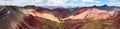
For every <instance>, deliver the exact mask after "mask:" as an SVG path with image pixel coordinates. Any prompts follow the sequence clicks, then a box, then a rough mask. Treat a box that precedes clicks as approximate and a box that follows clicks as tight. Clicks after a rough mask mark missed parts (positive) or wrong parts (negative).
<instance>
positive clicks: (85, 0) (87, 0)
mask: <svg viewBox="0 0 120 29" xmlns="http://www.w3.org/2000/svg"><path fill="white" fill-rule="evenodd" d="M81 1H82V2H94V1H95V0H81Z"/></svg>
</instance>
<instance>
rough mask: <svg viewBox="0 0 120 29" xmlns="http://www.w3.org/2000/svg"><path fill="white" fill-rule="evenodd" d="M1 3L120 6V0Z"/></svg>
mask: <svg viewBox="0 0 120 29" xmlns="http://www.w3.org/2000/svg"><path fill="white" fill-rule="evenodd" d="M0 4H1V5H17V6H26V5H36V6H93V5H97V6H101V5H105V4H106V5H109V6H120V0H0Z"/></svg>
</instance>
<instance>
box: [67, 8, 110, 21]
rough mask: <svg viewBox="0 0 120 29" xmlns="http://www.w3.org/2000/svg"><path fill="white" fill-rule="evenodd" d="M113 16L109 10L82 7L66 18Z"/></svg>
mask: <svg viewBox="0 0 120 29" xmlns="http://www.w3.org/2000/svg"><path fill="white" fill-rule="evenodd" d="M110 16H111V14H110V13H108V11H104V10H101V9H99V8H94V7H82V8H80V9H78V10H76V11H75V12H73V13H72V14H71V15H70V16H69V17H67V18H65V19H85V18H94V19H107V18H109V17H110Z"/></svg>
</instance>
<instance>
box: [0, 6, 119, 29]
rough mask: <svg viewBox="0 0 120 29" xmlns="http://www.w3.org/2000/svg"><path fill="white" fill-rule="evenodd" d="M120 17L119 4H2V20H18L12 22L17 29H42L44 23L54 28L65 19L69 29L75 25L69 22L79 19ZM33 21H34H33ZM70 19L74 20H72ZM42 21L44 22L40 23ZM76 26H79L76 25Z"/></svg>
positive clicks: (0, 9) (0, 14)
mask: <svg viewBox="0 0 120 29" xmlns="http://www.w3.org/2000/svg"><path fill="white" fill-rule="evenodd" d="M19 17H20V18H19ZM119 17H120V7H118V6H107V5H103V6H90V7H58V6H56V7H55V6H46V7H43V6H42V7H36V6H33V5H28V6H25V7H18V6H0V19H1V20H3V19H4V20H3V21H1V22H2V23H4V21H5V19H6V20H7V19H8V22H9V21H10V22H9V23H11V22H13V20H14V19H15V20H14V21H16V20H17V21H18V22H13V23H16V24H15V25H13V24H12V25H13V26H14V27H13V28H15V27H16V29H18V27H19V29H21V28H22V29H25V28H30V27H32V28H33V29H40V28H42V27H41V26H42V25H44V24H47V26H50V27H51V28H54V27H56V26H57V27H58V26H61V25H58V24H57V23H61V22H62V21H64V23H65V25H66V26H67V25H68V26H67V27H66V28H67V29H73V28H74V26H73V27H72V25H70V24H69V23H71V24H74V23H77V21H78V23H79V21H80V20H84V19H91V20H92V19H95V20H106V19H109V18H112V19H120V18H119ZM9 19H13V20H9ZM19 19H20V20H23V21H24V22H22V21H20V20H19ZM42 19H43V20H42ZM38 20H39V21H40V22H39V21H38ZM44 20H46V21H44ZM50 20H51V21H50ZM68 20H69V21H68ZM73 20H76V21H73ZM32 21H33V23H31V22H32ZM67 21H68V22H69V23H68V22H67ZM70 21H73V22H70ZM25 22H26V23H25ZM36 22H37V23H36ZM41 22H42V24H40V23H41ZM45 22H48V23H45ZM2 23H0V27H1V26H2V25H3V24H2ZM66 23H68V24H66ZM80 23H81V22H80ZM1 24H2V25H1ZM26 24H27V25H26ZM36 24H37V25H38V26H37V25H36ZM83 24H84V23H83ZM6 25H8V24H7V22H6ZM21 26H24V27H21ZM78 26H79V25H78ZM20 27H21V28H20ZM75 27H76V28H77V26H76V25H75ZM1 28H2V27H1ZM7 28H9V27H7ZM2 29H5V28H2ZM56 29H57V28H56Z"/></svg>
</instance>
